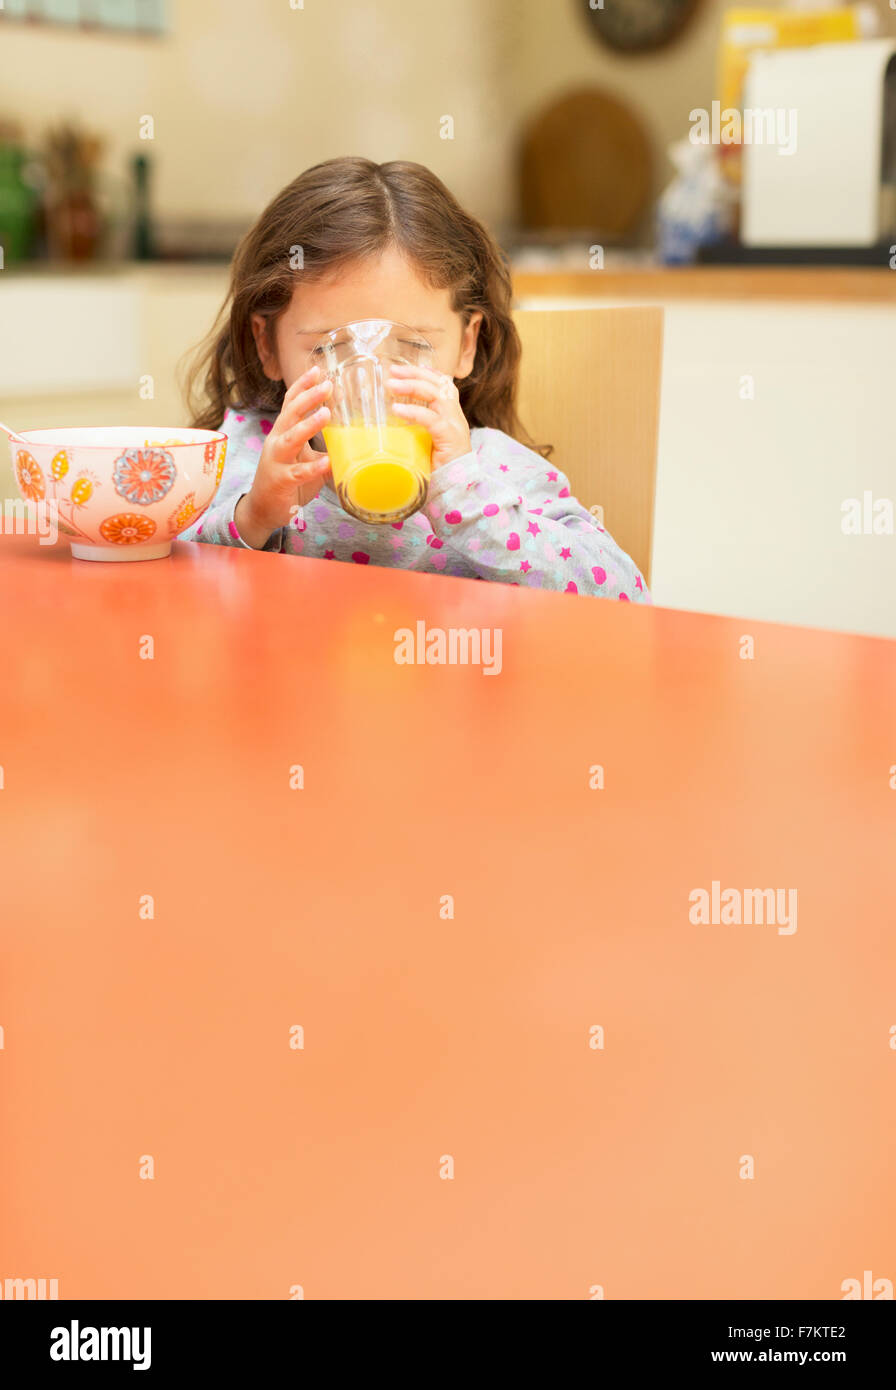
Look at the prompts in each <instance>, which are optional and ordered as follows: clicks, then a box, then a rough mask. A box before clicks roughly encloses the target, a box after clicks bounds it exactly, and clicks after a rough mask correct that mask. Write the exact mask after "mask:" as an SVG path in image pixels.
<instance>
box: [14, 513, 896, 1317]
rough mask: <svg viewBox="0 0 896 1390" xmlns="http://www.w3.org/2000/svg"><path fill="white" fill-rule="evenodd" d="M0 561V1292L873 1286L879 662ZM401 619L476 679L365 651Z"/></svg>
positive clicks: (435, 589)
mask: <svg viewBox="0 0 896 1390" xmlns="http://www.w3.org/2000/svg"><path fill="white" fill-rule="evenodd" d="M0 577H2V584H3V592H4V597H5V600H6V602H5V609H4V612H5V625H4V632H5V639H6V640H5V644H4V653H3V667H2V674H0V691H2V695H0V764H2V768H3V779H4V781H3V790H2V792H0V834H2V840H0V843H2V846H3V871H2V875H0V923H2V926H0V933H2V953H0V954H2V965H0V980H2V985H0V996H2V997H0V1024H2V1027H3V1030H4V1034H3V1042H4V1047H3V1051H2V1052H0V1066H2V1069H3V1085H2V1110H3V1119H2V1124H3V1131H4V1134H5V1136H6V1137H5V1141H4V1145H3V1149H4V1152H3V1160H2V1171H3V1181H2V1186H0V1229H2V1230H3V1232H4V1235H3V1242H2V1257H3V1266H4V1267H3V1268H0V1277H4V1278H5V1277H17V1278H26V1277H35V1278H36V1277H44V1278H57V1279H58V1280H59V1286H58V1287H59V1294H60V1297H63V1298H65V1297H68V1298H115V1297H133V1298H204V1297H205V1298H259V1299H262V1298H263V1299H270V1298H272V1299H278V1298H290V1297H295V1296H299V1290H300V1289H301V1291H303V1295H304V1297H306V1298H340V1299H342V1298H347V1299H355V1298H365V1299H366V1298H387V1299H393V1298H423V1299H438V1298H447V1299H455V1298H484V1299H497V1298H511V1299H525V1298H537V1299H582V1298H585V1299H587V1298H593V1297H599V1296H600V1295H601V1293H602V1294H603V1296H604V1297H606V1298H684V1299H691V1298H710V1299H720V1298H736V1299H740V1298H754V1297H755V1298H798V1297H806V1298H818V1299H832V1298H833V1299H837V1298H841V1297H842V1296H843V1295H842V1293H841V1286H842V1284H843V1281H844V1280H846V1279H849V1278H857V1279H858V1280H859V1281H862V1280H863V1278H864V1271H866V1270H871V1271H872V1277H873V1278H874V1279H878V1278H890V1279H894V1280H896V1260H894V1234H896V1191H894V1187H893V1182H892V1120H891V1116H892V1113H893V1097H894V1088H896V1050H894V1047H893V1045H892V1040H891V1033H890V1030H891V1029H892V1028H893V1026H894V1025H896V999H894V980H896V931H894V927H896V921H894V901H896V895H894V888H896V856H894V854H893V840H894V828H896V791H894V790H893V789H892V787H891V784H890V783H891V772H890V769H891V767H892V766H893V765H894V764H896V644H894V643H890V642H885V641H881V640H875V639H873V638H860V637H855V638H853V637H849V636H844V635H842V634H830V633H825V632H820V631H803V630H799V629H795V628H786V627H779V626H773V625H767V624H762V623H752V622H749V621H745V620H731V619H722V618H715V617H707V616H701V615H696V614H688V613H681V612H673V611H668V610H662V609H651V608H647V607H640V606H635V605H631V604H628V605H626V604H614V603H611V602H608V601H605V600H599V599H592V598H585V597H574V596H570V595H566V594H559V593H536V592H529V591H524V590H521V589H517V588H513V587H510V586H503V585H488V584H485V583H481V582H478V581H470V580H457V579H447V578H444V577H439V576H429V575H414V574H409V573H405V572H402V571H398V570H385V569H369V568H361V567H356V566H353V565H345V564H338V563H335V562H334V563H330V564H328V563H327V562H326V561H315V560H305V559H299V558H296V557H283V556H280V555H271V554H257V553H249V552H245V551H239V550H236V549H226V548H214V547H211V546H205V545H196V544H189V543H185V542H178V543H175V545H174V548H173V553H172V556H171V558H170V559H169V560H163V561H155V562H145V563H140V564H128V565H108V564H107V565H104V564H91V563H85V562H79V561H74V560H72V559H71V558H70V556H69V553H68V550H67V547H63V546H61V545H60V546H56V547H46V548H40V547H39V546H38V544H37V542H36V540H33V539H31V538H26V537H22V538H16V537H10V536H6V537H2V538H0ZM421 620H422V621H424V622H425V624H426V626H427V628H428V629H430V628H443V629H450V628H452V627H461V628H469V627H473V626H475V627H478V628H490V629H500V630H501V632H502V647H503V666H502V670H501V672H500V674H498V675H495V676H487V675H485V674H484V673H483V671H482V669H481V668H480V667H475V666H470V665H468V666H464V665H459V664H458V665H453V666H451V665H431V666H427V665H399V664H397V663H396V661H395V660H394V640H393V634H394V633H395V631H396V630H397V629H399V628H403V627H409V628H411V629H415V628H416V624H417V622H418V621H421ZM148 637H149V638H151V639H152V643H153V656H152V659H141V655H140V653H141V645H142V649H143V650H144V652H145V651H146V650H148V644H147V643H146V638H148ZM745 637H752V639H753V641H754V644H755V648H754V654H753V658H752V659H743V657H742V651H743V650H744V647H743V639H744V638H745ZM597 765H600V766H601V767H602V768H603V769H604V785H603V788H600V787H595V788H593V789H592V787H591V786H590V785H589V783H590V780H591V779H592V774H591V769H592V768H594V767H595V766H597ZM296 766H300V767H301V768H302V769H303V780H304V786H303V787H301V788H300V787H298V786H291V785H290V783H291V777H292V780H293V782H296V781H298V780H299V779H298V778H297V776H296V775H295V773H294V772H291V770H293V769H295V768H296ZM714 881H715V882H718V883H720V884H721V886H722V888H723V889H728V888H735V889H739V890H744V889H748V888H754V887H763V888H765V887H774V888H776V889H777V888H780V889H785V890H786V889H791V888H795V889H797V892H798V917H797V929H796V931H795V932H791V933H790V934H787V933H786V932H780V931H779V930H778V928H777V926H776V925H775V924H773V923H765V924H752V925H730V924H727V923H726V924H722V923H721V922H719V923H718V924H716V925H712V924H700V925H695V924H693V923H692V922H691V920H690V913H691V901H692V900H691V894H692V893H693V892H694V890H697V889H701V888H703V889H706V890H707V891H709V890H710V888H711V885H712V883H713V882H714ZM144 895H151V899H152V907H151V909H150V907H149V906H148V905H147V899H146V898H145V897H144ZM447 895H450V898H451V900H452V901H453V915H451V907H450V903H449V902H448V899H447ZM141 903H142V904H143V907H142V915H141ZM150 910H151V911H152V916H151V917H150V916H149V915H148V913H149V912H150ZM297 1026H298V1027H299V1028H301V1029H302V1030H303V1033H302V1034H301V1035H300V1034H298V1033H296V1032H295V1031H294V1030H295V1028H296V1027H297ZM596 1027H599V1028H601V1029H602V1030H603V1034H602V1035H601V1034H600V1033H597V1032H595V1031H594V1029H595V1028H596ZM291 1030H292V1031H291ZM300 1037H302V1038H303V1042H304V1045H303V1046H302V1047H299V1046H296V1045H295V1043H296V1042H297V1041H298V1040H299V1038H300ZM291 1039H292V1043H293V1045H291ZM601 1041H602V1042H603V1046H597V1045H595V1044H597V1043H599V1042H601ZM748 1160H752V1164H753V1165H754V1166H753V1176H752V1177H751V1176H748V1174H749V1161H748ZM150 1161H151V1163H152V1170H151V1173H152V1175H151V1176H149V1173H150V1167H149V1164H150Z"/></svg>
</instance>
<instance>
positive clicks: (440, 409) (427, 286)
mask: <svg viewBox="0 0 896 1390" xmlns="http://www.w3.org/2000/svg"><path fill="white" fill-rule="evenodd" d="M510 302H511V282H510V276H509V274H508V271H507V268H506V265H505V262H504V260H503V257H502V254H501V252H500V250H499V249H498V247H497V245H496V243H495V242H494V241H493V239H492V238H491V236H490V235H489V233H488V232H487V231H486V230H485V228H484V227H483V226H482V225H481V223H479V222H477V221H476V219H475V218H473V217H471V216H470V215H469V214H468V213H466V212H464V211H463V209H462V208H461V207H460V206H459V205H458V203H457V202H456V201H455V199H454V198H453V197H452V196H451V194H450V193H449V192H448V190H447V189H446V188H445V186H444V185H443V184H442V183H441V182H440V180H439V179H437V178H436V176H435V175H434V174H432V173H430V172H429V170H428V169H425V168H423V167H422V165H419V164H409V163H404V162H393V163H389V164H374V163H373V162H372V161H371V160H369V159H332V160H328V161H327V162H326V163H323V164H318V165H315V167H314V168H312V169H309V170H307V171H306V173H304V174H302V175H300V177H299V178H297V179H295V180H294V181H293V182H292V183H291V184H289V185H288V187H286V188H285V189H283V191H282V192H281V193H280V194H278V196H277V197H276V198H275V199H274V200H273V202H272V203H271V204H270V206H269V207H268V208H267V209H266V210H265V212H263V213H262V215H261V217H260V218H259V220H258V222H257V223H256V224H255V226H254V227H253V228H252V230H251V231H250V232H248V233H247V235H246V236H245V237H244V238H243V240H242V242H241V243H240V246H239V248H238V249H237V252H236V256H235V257H234V262H233V267H232V271H231V282H230V291H229V294H228V298H227V301H226V302H225V305H224V308H223V309H222V311H221V316H219V324H216V326H215V327H214V328H213V329H212V332H211V334H210V336H209V338H208V339H207V340H206V343H205V344H204V345H203V346H202V347H201V348H200V351H199V358H198V361H197V363H196V366H195V368H194V370H193V372H192V373H191V378H190V382H189V386H190V404H191V409H192V411H193V426H194V428H200V429H203V428H204V429H220V430H222V431H223V432H224V433H225V434H226V435H227V441H228V443H227V454H226V462H225V467H224V472H223V474H222V476H221V482H220V486H219V488H218V491H217V493H216V494H215V497H214V499H213V501H212V503H211V505H210V506H209V508H208V510H207V511H206V512H205V513H204V514H203V516H202V517H201V519H199V520H197V521H196V523H194V525H193V526H192V527H190V529H189V530H188V531H186V532H184V533H183V534H182V537H181V539H186V540H198V541H210V542H212V543H213V544H216V545H235V546H244V547H247V548H251V549H256V550H276V551H283V552H285V553H287V554H290V555H304V556H308V557H312V558H317V559H324V560H343V561H347V562H349V563H352V562H354V563H355V564H359V565H366V564H372V565H391V566H393V567H398V568H401V569H411V570H421V571H423V570H425V571H428V572H431V573H440V574H448V575H459V576H464V577H467V578H475V579H492V580H497V581H499V582H504V583H511V584H518V585H520V586H521V587H526V588H530V589H539V588H546V589H561V590H563V591H564V592H566V593H570V594H576V593H578V594H595V595H601V596H604V597H607V598H617V599H623V600H626V601H636V602H641V603H649V602H650V597H649V595H648V592H647V586H646V585H645V583H644V580H643V578H642V576H641V575H640V574H639V572H638V570H637V569H636V567H635V565H634V564H633V563H632V561H631V560H630V559H629V557H628V556H627V555H626V554H624V552H623V551H621V550H620V549H619V547H618V546H617V545H616V543H615V542H614V541H613V539H612V537H611V536H610V535H609V534H608V533H607V532H606V531H605V530H604V529H603V527H601V526H598V524H597V522H596V521H595V519H594V517H593V516H592V515H591V513H590V512H588V511H587V510H586V509H585V508H584V507H583V506H581V505H580V504H579V503H578V502H577V501H576V499H575V498H574V497H573V496H571V493H570V487H569V482H568V481H567V479H566V477H565V476H564V474H563V473H562V472H561V471H560V469H559V468H558V467H556V466H555V465H553V464H552V463H551V462H550V459H549V454H550V452H551V451H550V448H538V446H536V445H535V444H534V442H533V441H532V440H531V439H530V438H529V436H528V435H527V433H526V432H525V430H524V429H523V427H522V425H521V424H520V421H519V420H518V419H517V416H516V410H515V404H514V402H515V397H516V381H517V368H518V364H519V357H520V343H519V338H518V335H517V332H516V328H515V327H514V324H513V320H512V318H511V315H510ZM228 305H229V312H228ZM222 316H223V321H222ZM367 318H384V319H391V320H392V321H393V322H396V323H401V324H406V325H407V326H408V327H410V328H411V329H413V330H414V331H415V332H417V333H419V334H421V335H422V336H423V337H424V338H426V339H428V341H429V342H430V343H431V344H432V345H433V348H434V361H435V364H436V369H435V370H430V369H428V368H423V367H411V366H403V365H398V364H396V365H395V366H393V367H392V368H391V372H392V381H391V385H392V386H393V388H394V389H396V390H399V388H400V394H402V395H404V396H410V397H411V398H412V399H413V400H414V401H415V404H413V405H410V404H408V405H405V406H401V405H398V404H396V405H395V407H394V408H395V410H396V411H397V412H398V413H400V414H401V415H402V416H403V418H404V419H406V420H407V421H408V423H409V424H417V425H423V426H425V428H426V429H427V430H428V431H429V433H430V434H431V436H432V477H431V480H430V485H429V491H428V495H427V499H426V502H425V503H424V505H423V507H422V508H421V510H420V511H418V512H416V513H415V514H414V515H413V516H411V517H409V518H408V519H407V520H406V521H404V522H398V523H394V524H392V525H380V526H376V525H369V524H368V523H366V522H362V521H357V520H355V519H354V518H353V517H351V516H349V515H348V513H347V512H345V511H343V509H342V507H341V506H340V504H339V501H338V499H337V497H336V493H335V492H334V490H333V487H332V485H331V484H332V479H331V477H330V473H329V468H330V465H329V459H328V458H327V455H326V453H325V452H324V451H323V448H324V446H323V439H322V438H321V437H319V432H320V430H321V429H322V428H323V427H324V426H325V425H326V423H327V420H328V418H329V411H328V408H327V398H328V396H329V395H330V391H331V384H330V382H329V381H327V380H325V379H321V374H320V373H319V371H318V369H316V368H313V369H309V366H308V354H309V352H310V350H311V348H312V347H313V346H314V344H315V342H316V341H317V339H318V338H320V337H321V336H322V334H324V333H326V332H328V331H330V330H331V329H334V328H339V327H341V326H342V325H343V324H346V323H351V322H352V321H354V320H356V319H367ZM197 378H201V379H202V380H201V392H200V393H199V394H200V397H202V396H204V404H203V405H200V406H199V408H197V405H196V397H197ZM311 412H313V414H311ZM309 415H310V418H307V417H309Z"/></svg>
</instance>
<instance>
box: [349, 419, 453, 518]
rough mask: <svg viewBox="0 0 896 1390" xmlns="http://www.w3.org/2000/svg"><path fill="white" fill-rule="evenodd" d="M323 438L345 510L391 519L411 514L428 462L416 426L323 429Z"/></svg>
mask: <svg viewBox="0 0 896 1390" xmlns="http://www.w3.org/2000/svg"><path fill="white" fill-rule="evenodd" d="M323 436H324V443H325V444H326V446H327V453H328V454H329V456H330V467H331V469H332V472H333V482H334V484H335V486H336V492H337V495H338V496H339V498H340V500H341V501H342V503H343V505H345V506H346V508H347V510H349V511H355V510H357V511H361V512H365V513H369V512H373V513H377V512H378V513H382V514H383V515H385V516H392V515H393V514H394V513H397V512H407V511H408V510H413V509H414V506H415V503H417V501H418V499H419V498H420V493H421V479H426V478H428V477H429V474H430V461H431V458H432V436H431V435H430V433H429V431H428V430H426V429H424V428H423V426H422V425H404V424H402V425H382V426H377V425H328V426H327V427H326V428H325V429H324V431H323Z"/></svg>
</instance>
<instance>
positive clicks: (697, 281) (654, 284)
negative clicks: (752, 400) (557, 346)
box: [513, 266, 896, 304]
mask: <svg viewBox="0 0 896 1390" xmlns="http://www.w3.org/2000/svg"><path fill="white" fill-rule="evenodd" d="M513 287H514V291H515V294H516V297H517V299H520V300H521V299H530V298H536V299H537V298H551V299H555V298H563V299H632V300H637V301H638V302H639V303H642V304H643V303H644V302H646V301H651V300H656V301H659V302H662V301H664V300H668V299H714V300H741V299H778V300H783V299H791V300H794V299H795V300H808V301H816V302H818V303H831V302H843V303H853V304H889V303H894V302H896V272H894V271H892V270H887V269H884V268H881V267H864V266H849V267H844V266H823V267H821V266H638V267H625V268H622V267H620V268H615V267H608V268H607V269H605V270H543V271H542V270H519V271H515V272H514V276H513Z"/></svg>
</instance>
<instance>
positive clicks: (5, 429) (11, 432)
mask: <svg viewBox="0 0 896 1390" xmlns="http://www.w3.org/2000/svg"><path fill="white" fill-rule="evenodd" d="M0 430H3V432H4V434H8V435H9V437H10V439H11V440H13V441H14V442H15V443H16V444H27V443H28V440H27V439H23V438H22V436H21V435H20V434H16V432H15V430H11V429H10V428H9V425H4V423H3V421H2V420H0Z"/></svg>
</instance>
